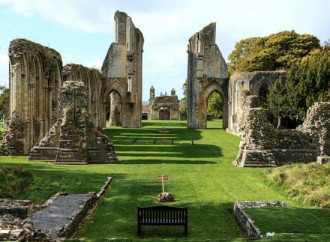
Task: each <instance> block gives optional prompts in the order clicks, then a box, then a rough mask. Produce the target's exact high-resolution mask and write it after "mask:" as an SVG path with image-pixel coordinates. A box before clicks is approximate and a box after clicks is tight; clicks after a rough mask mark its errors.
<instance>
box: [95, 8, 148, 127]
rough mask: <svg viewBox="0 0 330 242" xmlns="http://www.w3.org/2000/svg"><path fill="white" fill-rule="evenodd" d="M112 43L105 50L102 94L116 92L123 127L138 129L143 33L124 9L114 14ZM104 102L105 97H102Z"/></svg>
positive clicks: (140, 109)
mask: <svg viewBox="0 0 330 242" xmlns="http://www.w3.org/2000/svg"><path fill="white" fill-rule="evenodd" d="M114 18H115V31H116V32H115V38H116V39H115V42H113V43H112V44H111V46H110V48H109V50H108V53H107V55H106V57H105V59H104V62H103V66H102V74H103V75H104V76H105V77H107V78H108V81H107V84H106V88H105V94H106V97H105V98H106V99H108V98H109V95H110V93H111V92H113V91H115V92H117V93H118V94H119V96H120V97H121V104H122V105H121V110H120V113H121V121H122V127H125V128H139V127H142V125H141V113H142V53H143V43H144V39H143V35H142V33H141V31H140V30H139V29H138V28H136V27H135V26H134V24H133V21H132V19H131V17H129V16H128V15H127V14H126V13H124V12H119V11H117V12H116V13H115V17H114ZM105 101H106V100H105Z"/></svg>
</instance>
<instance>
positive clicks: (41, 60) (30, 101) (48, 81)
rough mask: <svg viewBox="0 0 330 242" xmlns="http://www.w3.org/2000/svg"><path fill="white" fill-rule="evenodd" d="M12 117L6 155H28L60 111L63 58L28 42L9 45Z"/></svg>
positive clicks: (19, 41)
mask: <svg viewBox="0 0 330 242" xmlns="http://www.w3.org/2000/svg"><path fill="white" fill-rule="evenodd" d="M9 59H10V65H9V70H10V75H9V89H10V117H9V121H8V124H7V125H6V127H7V128H6V132H5V133H4V142H3V146H2V150H1V152H2V154H4V155H27V154H28V153H29V151H30V149H31V148H32V147H33V145H36V144H38V142H39V141H40V140H41V139H42V137H44V136H45V135H46V133H47V132H48V130H49V129H50V127H51V126H52V125H53V124H54V123H55V121H56V119H57V116H58V115H59V112H60V107H59V102H58V101H59V90H60V87H61V85H62V77H61V71H62V60H61V55H60V54H59V53H58V52H57V51H55V50H53V49H50V48H48V47H45V46H42V45H39V44H36V43H33V42H31V41H28V40H25V39H15V40H13V41H11V43H10V46H9Z"/></svg>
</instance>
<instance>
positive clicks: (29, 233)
mask: <svg viewBox="0 0 330 242" xmlns="http://www.w3.org/2000/svg"><path fill="white" fill-rule="evenodd" d="M111 182H112V178H111V177H108V178H107V181H106V182H105V183H104V185H103V186H102V187H101V189H100V190H99V192H98V193H96V192H90V193H87V194H67V193H56V194H55V195H54V196H52V197H51V198H49V199H48V200H47V201H46V202H45V203H44V204H42V205H41V206H40V205H34V204H32V203H31V202H30V201H28V200H12V199H0V241H3V240H4V241H6V240H19V241H22V240H23V241H36V240H37V241H61V240H64V239H66V238H69V237H71V236H72V235H74V234H75V233H76V232H77V230H78V229H79V228H80V227H81V225H82V224H83V223H84V221H86V219H87V217H88V216H89V215H90V214H91V211H95V210H96V208H97V207H98V205H99V204H100V203H101V201H102V199H103V197H104V196H105V194H106V192H107V191H108V190H109V189H110V185H111ZM36 210H38V211H37V212H35V211H36Z"/></svg>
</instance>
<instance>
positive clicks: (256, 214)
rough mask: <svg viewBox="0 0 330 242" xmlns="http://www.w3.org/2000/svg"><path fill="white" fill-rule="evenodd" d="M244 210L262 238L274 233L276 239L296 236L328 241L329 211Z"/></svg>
mask: <svg viewBox="0 0 330 242" xmlns="http://www.w3.org/2000/svg"><path fill="white" fill-rule="evenodd" d="M244 210H245V211H246V212H247V214H249V215H250V217H251V218H252V220H253V221H254V222H255V224H256V226H257V227H259V229H260V232H261V234H262V235H264V236H265V234H266V233H267V232H275V233H276V237H278V236H280V238H281V237H282V238H283V237H284V238H289V236H290V235H291V236H292V235H296V236H300V237H305V238H308V237H310V238H313V237H314V239H313V241H315V240H319V241H330V226H329V218H330V209H307V208H260V209H255V208H246V209H244ZM317 225H319V226H317ZM276 237H275V238H276ZM307 241H309V240H307Z"/></svg>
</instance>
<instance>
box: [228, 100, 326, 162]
mask: <svg viewBox="0 0 330 242" xmlns="http://www.w3.org/2000/svg"><path fill="white" fill-rule="evenodd" d="M329 114H330V103H316V104H314V106H312V107H311V108H310V109H309V111H308V113H307V117H306V120H305V122H304V123H303V124H302V125H301V126H300V127H298V128H297V129H275V128H274V127H273V126H272V125H271V124H270V123H269V122H268V120H267V118H266V113H265V110H264V109H262V108H250V109H248V110H247V113H246V117H245V120H244V123H243V125H242V127H240V129H241V130H243V134H242V135H241V143H240V150H239V153H238V156H237V158H236V160H235V161H234V165H236V166H240V167H243V166H245V167H267V166H278V165H284V164H289V163H308V162H314V161H316V160H317V157H318V156H319V157H320V158H319V159H324V160H326V159H328V158H326V157H329V154H330V153H329V140H330V139H329V123H330V115H329Z"/></svg>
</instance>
